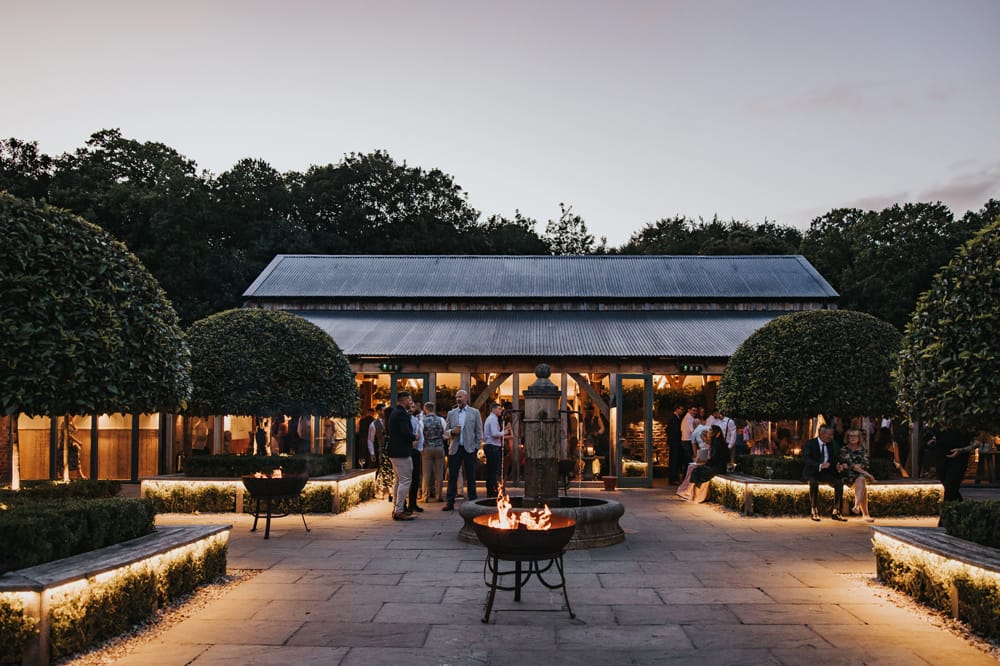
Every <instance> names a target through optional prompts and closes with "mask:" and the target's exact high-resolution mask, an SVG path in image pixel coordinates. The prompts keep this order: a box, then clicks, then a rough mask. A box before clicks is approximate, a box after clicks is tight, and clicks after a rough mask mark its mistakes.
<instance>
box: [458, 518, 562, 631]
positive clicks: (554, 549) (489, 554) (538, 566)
mask: <svg viewBox="0 0 1000 666" xmlns="http://www.w3.org/2000/svg"><path fill="white" fill-rule="evenodd" d="M495 516H496V514H492V515H491V514H486V515H482V516H476V517H475V518H473V521H472V525H473V527H474V528H475V530H476V534H477V535H478V536H479V540H480V541H481V542H482V544H483V545H484V546H486V562H485V563H483V582H485V583H486V586H487V587H489V588H490V593H489V596H487V597H486V614H485V615H484V616H483V622H489V621H490V613H492V612H493V600H494V599H495V598H496V594H497V590H504V591H511V590H513V592H514V601H520V600H521V588H522V587H524V585H525V583H527V582H528V581H529V580H531V577H532V576H535V577H536V578H538V581H539V582H540V583H541V584H542V585H544V586H545V587H547V588H548V589H550V590H559V589H561V590H562V591H563V599H564V600H565V602H566V610H567V611H569V616H570V618H571V619H572V618H575V617H576V614H575V613H573V608H572V607H571V606H570V605H569V595H568V594H567V593H566V575H565V572H564V570H563V554H564V553H565V552H566V544H567V543H569V540H570V537H572V536H573V530H574V528H575V527H576V521H575V520H573V519H572V518H567V517H565V516H552V517H551V524H550V528H549V529H545V530H529V529H525V528H524V527H523V526H521V527H518V528H516V529H503V528H497V527H491V526H490V520H491V518H493V517H495ZM500 562H513V563H514V568H513V569H511V570H506V571H501V570H500ZM525 564H527V570H525ZM553 566H555V568H556V571H558V572H559V582H558V583H555V582H549V581H547V580H545V578H544V577H543V575H542V574H544V573H546V572H548V571H550V570H551V569H552V567H553ZM509 575H513V576H514V584H513V585H512V586H508V585H501V584H500V583H499V582H498V581H497V578H498V577H500V576H509Z"/></svg>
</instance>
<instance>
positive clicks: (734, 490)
mask: <svg viewBox="0 0 1000 666" xmlns="http://www.w3.org/2000/svg"><path fill="white" fill-rule="evenodd" d="M761 483H766V480H764V479H761ZM711 484H712V485H711V491H710V493H709V501H711V502H715V503H717V504H721V505H722V506H724V507H726V508H727V509H732V510H733V511H739V512H741V513H742V512H743V509H744V507H745V499H746V496H745V486H744V484H743V483H726V482H725V480H724V479H720V478H715V479H712V481H711ZM875 488H876V489H874V490H873V486H871V485H869V487H868V510H869V512H870V513H871V515H872V516H873V517H875V518H882V517H887V516H936V515H938V512H939V510H940V506H941V490H940V487H939V486H933V485H929V486H928V487H927V488H921V489H919V490H916V491H914V490H911V489H907V490H902V489H900V490H886V489H884V488H878V487H875ZM752 492H753V514H754V515H755V516H805V515H808V514H809V510H810V505H809V487H808V486H807V485H806V484H805V483H800V484H787V485H783V486H769V487H767V488H766V489H765V488H753V489H752ZM819 495H820V511H821V512H823V513H826V512H829V510H830V509H832V508H833V497H834V495H833V488H830V487H829V486H825V485H821V486H820V488H819ZM844 501H845V503H846V504H847V505H848V506H850V505H851V504H853V502H854V488H853V487H851V486H845V487H844Z"/></svg>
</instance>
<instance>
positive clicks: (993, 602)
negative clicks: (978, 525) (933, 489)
mask: <svg viewBox="0 0 1000 666" xmlns="http://www.w3.org/2000/svg"><path fill="white" fill-rule="evenodd" d="M872 550H873V552H874V553H875V564H876V571H877V573H878V577H879V580H881V581H882V582H883V583H885V584H886V585H888V586H890V587H892V588H895V589H897V590H899V591H901V592H903V593H905V594H907V595H908V596H910V597H912V598H913V599H914V600H916V601H918V602H920V603H922V604H924V605H926V606H930V607H931V608H934V609H936V610H939V611H942V612H944V613H947V614H949V615H951V616H952V617H954V618H957V619H960V620H962V621H964V622H966V623H968V625H969V626H970V627H971V628H972V630H973V631H974V632H976V633H977V634H980V635H982V636H985V637H987V638H990V639H993V640H996V639H1000V549H996V548H991V547H988V546H981V545H978V544H974V543H972V542H969V541H967V540H965V539H958V538H956V537H953V536H950V535H949V534H947V533H946V532H945V531H944V530H941V529H938V528H919V527H875V528H873V536H872Z"/></svg>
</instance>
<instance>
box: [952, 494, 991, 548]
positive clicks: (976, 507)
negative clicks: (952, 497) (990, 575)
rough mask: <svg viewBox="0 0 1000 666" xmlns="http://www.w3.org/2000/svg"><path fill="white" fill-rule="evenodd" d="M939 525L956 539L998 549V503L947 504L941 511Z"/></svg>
mask: <svg viewBox="0 0 1000 666" xmlns="http://www.w3.org/2000/svg"><path fill="white" fill-rule="evenodd" d="M941 525H942V526H943V527H944V529H945V531H946V532H947V533H948V534H950V535H951V536H953V537H956V538H958V539H965V540H966V541H972V542H975V543H978V544H980V545H982V546H989V547H990V548H1000V501H996V500H991V501H985V502H948V503H947V504H945V505H944V507H942V509H941Z"/></svg>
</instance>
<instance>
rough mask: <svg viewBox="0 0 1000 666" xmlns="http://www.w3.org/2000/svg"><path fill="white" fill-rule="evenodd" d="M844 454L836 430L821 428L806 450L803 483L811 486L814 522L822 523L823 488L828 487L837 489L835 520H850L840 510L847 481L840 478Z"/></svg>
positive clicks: (834, 495) (806, 446)
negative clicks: (838, 445)
mask: <svg viewBox="0 0 1000 666" xmlns="http://www.w3.org/2000/svg"><path fill="white" fill-rule="evenodd" d="M839 460H840V451H839V450H838V448H837V445H836V444H835V443H834V441H833V428H831V427H830V426H820V428H819V436H818V437H815V438H813V439H810V440H809V441H808V442H806V443H805V444H804V445H803V446H802V464H803V467H802V479H803V480H804V481H808V482H809V505H810V507H812V519H813V520H816V521H818V520H819V508H818V505H819V484H820V482H822V483H828V484H830V485H831V486H833V512H832V513H831V515H830V517H831V518H833V519H834V520H839V521H844V520H846V519H845V518H844V517H843V516H841V515H840V507H841V504H842V503H843V500H844V480H843V479H842V478H841V477H840V473H841V471H842V465H841V464H840V463H839V462H838V461H839Z"/></svg>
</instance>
